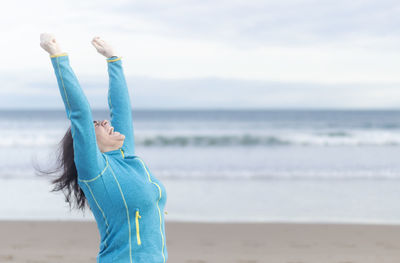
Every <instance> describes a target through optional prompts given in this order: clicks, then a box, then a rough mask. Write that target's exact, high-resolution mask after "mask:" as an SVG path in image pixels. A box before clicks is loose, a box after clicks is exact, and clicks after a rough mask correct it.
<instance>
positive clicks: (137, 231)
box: [135, 208, 142, 245]
mask: <svg viewBox="0 0 400 263" xmlns="http://www.w3.org/2000/svg"><path fill="white" fill-rule="evenodd" d="M139 218H141V216H140V214H139V208H136V214H135V225H136V240H137V244H138V245H141V244H142V242H141V241H140V232H139V230H140V227H139Z"/></svg>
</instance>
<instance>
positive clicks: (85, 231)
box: [0, 221, 400, 263]
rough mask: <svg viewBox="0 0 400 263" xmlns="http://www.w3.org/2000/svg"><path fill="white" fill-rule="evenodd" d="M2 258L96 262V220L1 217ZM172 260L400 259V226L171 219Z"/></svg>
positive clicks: (301, 262)
mask: <svg viewBox="0 0 400 263" xmlns="http://www.w3.org/2000/svg"><path fill="white" fill-rule="evenodd" d="M0 233H1V235H0V236H1V237H0V262H4V263H6V262H13V263H15V262H18V263H23V262H24V263H50V262H57V263H58V262H59V263H66V262H75V263H83V262H86V263H87V262H96V255H97V251H98V241H99V237H98V233H97V228H96V225H95V223H94V222H73V221H71V222H65V221H64V222H60V221H48V222H47V221H1V222H0ZM166 236H167V237H166V238H167V248H168V254H169V258H168V262H172V263H180V262H182V263H205V262H207V263H208V262H210V263H214V262H215V263H220V262H221V263H222V262H232V263H261V262H265V263H269V262H271V263H280V262H282V263H311V262H314V263H334V262H335V263H372V262H374V263H392V262H393V263H398V262H400V226H397V225H357V224H281V223H278V224H274V223H182V222H166Z"/></svg>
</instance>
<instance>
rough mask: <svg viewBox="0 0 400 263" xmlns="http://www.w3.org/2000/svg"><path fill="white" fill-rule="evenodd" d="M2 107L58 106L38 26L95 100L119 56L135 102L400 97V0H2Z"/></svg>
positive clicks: (258, 103)
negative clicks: (111, 57) (97, 42)
mask: <svg viewBox="0 0 400 263" xmlns="http://www.w3.org/2000/svg"><path fill="white" fill-rule="evenodd" d="M1 10H2V16H0V29H1V31H0V32H1V33H2V35H1V37H0V47H1V49H0V51H1V52H2V54H1V57H2V63H0V79H1V81H2V85H1V86H0V107H1V108H60V109H61V108H63V104H62V100H61V98H60V96H59V91H58V87H57V82H56V78H55V76H54V72H53V68H52V67H51V63H50V59H49V57H48V55H47V53H45V51H43V50H42V49H41V48H40V46H39V36H40V33H41V32H51V33H54V34H55V35H56V36H57V38H58V40H59V42H60V43H61V47H62V48H63V50H64V51H66V52H68V53H69V56H70V60H71V65H72V66H73V68H74V71H75V73H76V75H77V76H78V78H79V80H80V82H81V85H82V87H83V89H84V91H85V93H86V94H87V96H88V99H89V101H90V103H91V105H92V107H93V108H105V107H107V100H106V95H107V85H108V77H107V65H106V62H105V58H104V57H102V56H101V55H99V54H98V53H97V52H96V50H95V49H94V48H93V47H92V45H91V44H90V41H91V39H92V38H93V36H96V35H99V36H101V37H103V38H104V39H106V40H108V41H109V42H110V43H111V44H113V46H114V47H115V49H116V50H117V51H118V54H120V55H121V56H122V57H123V65H124V70H125V74H126V77H127V80H128V86H129V89H130V93H131V101H132V106H133V107H136V108H141V109H142V108H202V109H203V108H213V109H215V108H220V109H225V108H363V109H364V108H400V3H399V2H398V1H382V0H380V1H368V0H362V1H356V0H355V1H347V0H346V1H345V0H335V1H320V0H319V1H311V0H298V1H297V0H273V1H257V0H255V1H235V0H226V1H222V0H212V1H211V0H210V1H208V0H201V1H191V0H184V1H176V0H168V1H161V0H160V1H149V0H146V1H132V0H130V1H125V0H124V1H122V0H113V1H109V0H108V1H104V0H100V1H90V2H89V1H77V0H64V1H51V0H36V1H7V2H4V3H2V5H1Z"/></svg>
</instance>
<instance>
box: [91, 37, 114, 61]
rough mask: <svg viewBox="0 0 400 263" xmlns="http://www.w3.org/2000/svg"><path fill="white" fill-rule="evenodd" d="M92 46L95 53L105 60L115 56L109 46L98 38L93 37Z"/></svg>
mask: <svg viewBox="0 0 400 263" xmlns="http://www.w3.org/2000/svg"><path fill="white" fill-rule="evenodd" d="M92 45H93V46H94V47H95V48H96V49H97V52H99V53H100V54H102V55H103V56H105V57H106V58H111V57H113V56H116V54H115V52H114V49H113V48H112V47H111V45H110V44H108V43H107V42H105V41H104V40H103V39H101V38H100V37H94V38H93V40H92Z"/></svg>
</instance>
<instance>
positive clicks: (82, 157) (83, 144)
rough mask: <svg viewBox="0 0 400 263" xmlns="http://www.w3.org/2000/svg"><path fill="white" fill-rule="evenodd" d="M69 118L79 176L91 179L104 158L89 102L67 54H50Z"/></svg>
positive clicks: (103, 164)
mask: <svg viewBox="0 0 400 263" xmlns="http://www.w3.org/2000/svg"><path fill="white" fill-rule="evenodd" d="M50 59H51V62H52V64H53V68H54V72H55V74H56V78H57V83H58V87H59V90H60V94H61V97H62V100H63V102H64V106H65V110H66V113H67V117H68V119H69V120H70V121H71V133H72V139H73V148H74V162H75V166H76V169H77V171H78V179H80V180H90V179H92V178H94V177H96V176H97V175H98V174H100V173H101V171H102V169H104V167H105V166H106V161H105V159H104V157H103V155H102V153H101V152H100V150H99V148H98V146H97V141H96V133H95V130H94V123H93V119H92V113H91V110H90V105H89V102H88V100H87V98H86V96H85V94H84V93H83V90H82V89H81V87H80V85H79V82H78V79H77V77H76V76H75V74H74V72H73V70H72V68H71V66H70V64H69V57H68V54H67V53H63V54H59V55H53V56H50Z"/></svg>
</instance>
